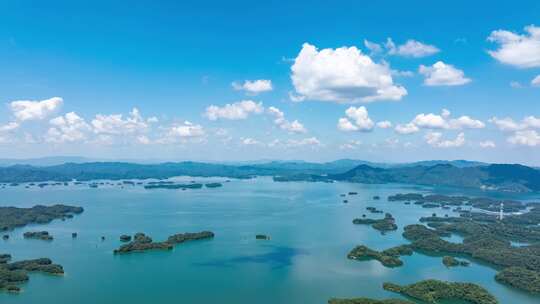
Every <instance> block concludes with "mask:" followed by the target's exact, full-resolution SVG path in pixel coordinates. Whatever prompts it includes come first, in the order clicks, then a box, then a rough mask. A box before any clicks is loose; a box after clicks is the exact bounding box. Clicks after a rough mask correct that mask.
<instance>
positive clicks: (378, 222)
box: [353, 213, 398, 232]
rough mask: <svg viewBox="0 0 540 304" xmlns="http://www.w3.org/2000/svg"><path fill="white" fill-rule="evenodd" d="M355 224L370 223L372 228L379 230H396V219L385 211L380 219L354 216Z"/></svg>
mask: <svg viewBox="0 0 540 304" xmlns="http://www.w3.org/2000/svg"><path fill="white" fill-rule="evenodd" d="M353 224H355V225H371V227H373V229H377V230H379V231H381V232H385V231H392V230H397V228H398V227H397V225H396V220H395V219H394V217H393V216H392V215H391V214H390V213H386V214H385V215H384V218H382V219H369V218H355V219H354V220H353Z"/></svg>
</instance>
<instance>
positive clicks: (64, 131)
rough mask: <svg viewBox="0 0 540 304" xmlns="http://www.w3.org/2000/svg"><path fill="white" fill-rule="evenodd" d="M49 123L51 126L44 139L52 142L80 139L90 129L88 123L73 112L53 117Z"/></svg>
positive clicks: (84, 137) (85, 135) (82, 138)
mask: <svg viewBox="0 0 540 304" xmlns="http://www.w3.org/2000/svg"><path fill="white" fill-rule="evenodd" d="M49 123H50V125H51V127H50V128H49V130H48V131H47V134H46V135H45V141H47V142H53V143H65V142H76V141H82V140H85V139H86V137H87V133H88V132H90V131H91V130H92V128H91V127H90V125H89V124H88V123H86V121H85V120H84V119H83V118H82V117H80V116H79V115H77V114H76V113H75V112H69V113H67V114H65V115H63V116H58V117H56V118H53V119H51V120H50V121H49Z"/></svg>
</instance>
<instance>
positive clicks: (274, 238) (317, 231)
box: [0, 178, 540, 304]
mask: <svg viewBox="0 0 540 304" xmlns="http://www.w3.org/2000/svg"><path fill="white" fill-rule="evenodd" d="M191 179H192V178H190V179H188V180H191ZM196 180H197V181H202V180H203V179H200V178H196ZM208 180H209V181H210V180H211V181H220V179H217V178H214V179H208ZM349 191H357V192H358V195H357V196H350V197H348V198H347V199H348V200H349V203H348V204H343V203H342V198H340V197H339V194H341V193H345V192H349ZM412 191H417V192H418V191H420V192H424V191H430V189H427V188H421V187H413V186H404V185H361V184H351V183H334V184H325V183H302V182H288V183H274V182H272V180H271V179H268V178H258V179H254V180H241V181H240V180H232V181H231V182H230V183H224V187H222V188H218V189H201V190H187V191H179V190H145V189H143V188H142V187H141V186H124V188H121V187H118V186H113V187H104V188H98V189H90V188H88V187H87V186H69V187H64V186H55V187H46V188H44V189H39V188H34V189H25V188H24V187H22V186H19V187H9V188H6V189H1V190H0V198H1V199H0V205H2V206H19V207H30V206H33V205H35V204H46V205H49V204H54V203H65V204H72V205H77V206H83V207H84V208H85V212H84V213H83V214H81V215H79V216H76V217H75V218H73V219H69V220H66V221H59V220H56V221H54V222H52V223H51V224H48V225H39V226H27V227H24V228H21V229H17V230H15V231H13V232H11V233H10V236H11V238H10V240H9V241H0V253H2V252H6V253H11V254H12V256H13V260H14V261H16V260H20V259H30V258H37V257H50V258H51V259H53V261H54V262H56V263H60V264H62V265H63V266H64V269H65V271H66V274H65V276H62V277H55V276H50V275H43V274H31V275H30V281H29V282H28V283H26V284H24V285H22V288H23V290H24V291H23V292H22V293H21V294H19V295H11V294H7V293H0V303H6V304H9V303H17V304H20V303H25V304H33V303H39V304H53V303H54V304H58V303H81V304H85V303H88V304H94V303H131V304H135V303H212V302H216V303H225V304H229V303H230V304H234V303H238V304H242V303H258V304H266V303H268V304H270V303H271V304H276V303H287V304H306V303H313V304H319V303H321V304H322V303H326V301H327V300H328V299H329V298H330V297H359V296H365V297H374V298H387V297H394V298H399V296H398V295H396V294H393V293H389V292H386V291H384V290H383V289H382V288H381V286H382V283H383V282H385V281H391V282H396V283H404V284H405V283H413V282H415V281H418V280H422V279H428V278H435V279H441V280H449V281H464V282H474V283H478V284H481V285H482V286H484V287H485V288H487V289H488V290H489V291H490V292H491V293H493V294H494V295H495V296H496V297H497V298H498V299H499V301H500V302H501V303H523V304H528V303H530V304H533V303H540V297H533V296H531V295H527V294H525V293H522V292H519V291H517V290H515V289H512V288H509V287H505V286H503V285H500V284H498V283H497V282H495V280H494V276H495V274H496V270H494V269H492V268H490V267H488V266H486V265H482V264H479V263H476V262H474V261H473V263H472V265H471V266H470V267H467V268H465V267H461V268H452V269H448V268H446V267H444V266H443V264H442V263H441V257H431V256H426V255H421V254H418V253H414V254H413V255H412V256H406V257H403V258H402V259H403V261H404V263H405V265H404V266H403V267H399V268H394V269H390V268H385V267H383V266H381V265H380V263H379V262H377V261H369V262H358V261H351V260H348V259H347V258H346V255H347V253H348V252H349V251H350V250H351V249H352V248H353V247H354V246H356V245H359V244H365V245H367V246H369V247H372V248H374V249H379V250H382V249H385V248H388V247H392V246H395V245H399V244H404V243H407V241H406V240H404V239H403V238H402V237H401V233H402V231H403V227H404V226H405V225H408V224H413V223H417V222H418V218H419V217H421V216H429V215H431V214H432V213H434V212H435V213H438V214H441V215H442V214H446V213H448V214H450V215H452V212H451V211H449V210H442V209H425V208H422V207H421V206H417V205H413V204H411V205H404V204H403V203H396V202H394V203H392V202H387V201H386V197H387V196H388V195H392V194H395V193H399V192H412ZM437 192H439V193H449V194H462V193H457V192H455V190H451V189H438V190H437ZM464 194H469V195H480V194H481V195H486V193H472V194H471V193H464ZM374 195H379V196H381V198H382V199H381V200H380V201H374V200H372V197H373V196H374ZM497 196H501V194H497ZM512 198H521V199H524V200H534V199H538V198H537V197H532V196H526V197H512ZM367 206H375V207H377V208H378V209H381V210H383V211H385V212H389V213H391V214H393V215H394V217H395V218H396V219H397V224H398V226H399V230H398V231H396V232H392V233H387V234H386V235H382V234H380V233H379V232H377V231H376V230H374V229H372V228H371V227H369V226H360V225H353V224H352V223H351V221H352V219H353V218H355V217H360V216H361V215H362V214H364V213H366V214H368V213H367V212H366V210H365V208H366V207H367ZM368 216H369V217H375V216H382V215H375V216H374V215H371V214H368ZM36 229H40V230H42V229H43V230H48V231H49V232H50V233H52V234H53V235H54V237H55V239H54V241H53V242H44V241H39V240H24V239H23V237H22V234H23V232H25V231H28V230H36ZM200 230H211V231H214V232H215V233H216V237H215V239H213V240H208V241H199V242H192V243H186V244H181V245H178V246H176V247H175V249H174V250H172V251H167V252H162V251H153V252H145V253H134V254H129V255H122V256H115V255H113V254H112V251H113V249H114V248H116V247H118V246H119V245H120V244H121V243H120V241H119V240H118V237H119V236H120V235H121V234H134V233H136V232H145V233H146V234H148V235H150V236H152V237H153V238H154V239H155V240H164V239H166V238H167V236H169V235H171V234H174V233H179V232H195V231H200ZM72 232H77V233H78V235H79V236H78V238H77V239H72V238H71V233H72ZM258 233H263V234H267V235H269V236H271V240H270V241H256V240H255V234H258ZM101 236H105V237H106V240H105V241H103V242H102V241H101V240H100V238H101ZM451 239H452V240H454V241H459V240H460V238H459V237H457V236H453V237H452V238H451Z"/></svg>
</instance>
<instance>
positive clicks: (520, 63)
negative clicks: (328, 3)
mask: <svg viewBox="0 0 540 304" xmlns="http://www.w3.org/2000/svg"><path fill="white" fill-rule="evenodd" d="M488 41H491V42H494V43H498V44H499V47H498V48H497V49H496V50H492V51H488V53H489V54H490V55H491V57H493V58H495V59H496V60H498V61H499V62H502V63H504V64H508V65H512V66H515V67H518V68H535V67H540V27H537V26H534V25H529V26H526V27H525V34H523V35H520V34H516V33H514V32H511V31H507V30H497V31H493V32H491V34H490V35H489V37H488Z"/></svg>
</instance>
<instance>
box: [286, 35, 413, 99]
mask: <svg viewBox="0 0 540 304" xmlns="http://www.w3.org/2000/svg"><path fill="white" fill-rule="evenodd" d="M291 72H292V74H291V79H292V82H293V85H294V88H295V90H296V94H295V95H294V96H295V99H297V100H298V99H309V100H320V101H331V102H342V103H355V102H371V101H377V100H400V99H401V98H403V97H404V96H405V95H407V90H406V89H405V88H404V87H402V86H399V85H395V84H394V82H393V80H392V72H391V69H390V68H389V67H388V66H387V65H386V64H384V63H383V64H378V63H375V62H374V61H373V60H372V59H371V58H370V57H369V56H368V55H365V54H363V53H362V51H361V50H359V49H358V48H356V47H354V46H353V47H341V48H337V49H330V48H328V49H322V50H318V49H317V48H316V47H315V46H313V45H311V44H309V43H304V45H303V46H302V50H301V51H300V53H299V54H298V56H297V57H296V58H295V60H294V64H293V65H292V67H291Z"/></svg>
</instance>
